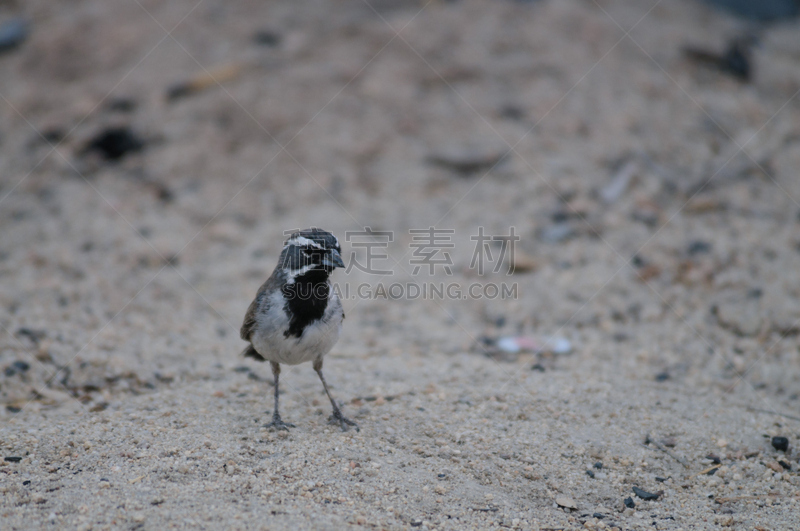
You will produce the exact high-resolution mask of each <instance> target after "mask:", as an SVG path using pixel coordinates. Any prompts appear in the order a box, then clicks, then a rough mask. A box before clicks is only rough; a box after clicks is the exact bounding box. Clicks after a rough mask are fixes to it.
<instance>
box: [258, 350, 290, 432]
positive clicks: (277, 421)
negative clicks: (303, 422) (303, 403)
mask: <svg viewBox="0 0 800 531" xmlns="http://www.w3.org/2000/svg"><path fill="white" fill-rule="evenodd" d="M269 363H270V365H272V376H273V377H274V378H275V409H274V410H273V411H272V422H270V423H269V424H266V425H265V426H264V427H265V428H274V429H276V430H286V431H289V428H294V427H295V426H294V424H288V423H286V422H284V421H282V420H281V414H280V413H278V378H279V377H280V375H281V366H280V365H279V364H278V363H277V362H274V361H271V362H269Z"/></svg>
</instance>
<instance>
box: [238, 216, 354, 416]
mask: <svg viewBox="0 0 800 531" xmlns="http://www.w3.org/2000/svg"><path fill="white" fill-rule="evenodd" d="M341 252H342V248H341V247H340V246H339V240H337V239H336V236H334V235H333V234H331V233H330V232H327V231H324V230H322V229H318V228H313V227H312V228H310V229H306V230H301V231H299V232H294V233H292V234H291V235H290V236H289V238H288V239H287V240H286V241H285V242H284V244H283V250H282V251H281V256H280V259H279V260H278V265H277V266H276V267H275V270H274V271H273V272H272V275H271V276H270V277H269V278H268V279H267V281H266V282H264V284H262V285H261V287H260V288H259V289H258V293H256V298H255V299H253V302H252V303H250V307H249V308H248V309H247V314H246V315H245V316H244V323H243V324H242V328H241V330H240V332H239V335H240V336H241V338H242V339H243V340H245V341H248V342H249V343H250V345H249V346H248V347H247V348H245V349H244V351H243V352H242V354H244V355H245V356H246V357H250V358H255V359H257V360H259V361H269V362H270V365H271V366H272V374H273V376H274V377H275V409H274V410H273V412H272V422H270V423H269V424H267V425H266V426H265V427H267V428H274V429H278V430H288V428H294V427H295V426H294V424H289V423H286V422H283V420H281V415H280V413H279V412H278V377H279V376H280V374H281V366H280V364H281V363H286V364H288V365H298V364H300V363H304V362H306V361H313V363H314V365H313V366H314V370H315V371H316V372H317V374H318V375H319V379H320V380H321V381H322V386H323V387H324V388H325V393H327V395H328V398H329V399H330V401H331V405H332V406H333V414H332V415H331V416H330V418H329V422H330V423H331V424H338V425H339V426H340V427H341V428H342V430H343V431H347V429H348V427H349V426H353V427H355V429H356V431H358V429H359V428H358V425H357V424H356V423H355V422H353V421H352V420H350V419H348V418H346V417H345V416H344V415H342V411H341V410H340V409H339V406H338V405H337V404H336V401H335V400H334V399H333V396H332V395H331V392H330V390H329V389H328V384H327V383H326V382H325V377H324V376H322V358H323V356H325V354H327V353H328V352H329V351H330V350H331V348H333V345H334V344H336V341H337V340H338V339H339V332H340V331H341V328H342V321H343V320H344V310H343V309H342V302H341V301H340V300H339V296H338V295H337V294H336V292H335V291H334V289H333V286H332V285H331V283H330V280H329V279H328V277H329V276H330V274H331V273H332V272H333V270H334V269H335V268H337V267H344V262H342V255H341Z"/></svg>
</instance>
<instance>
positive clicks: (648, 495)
mask: <svg viewBox="0 0 800 531" xmlns="http://www.w3.org/2000/svg"><path fill="white" fill-rule="evenodd" d="M633 493H634V494H636V495H637V496H638V497H640V498H641V499H643V500H657V499H658V498H659V496H661V494H662V493H661V492H656V493H652V492H647V491H646V490H643V489H640V488H639V487H633Z"/></svg>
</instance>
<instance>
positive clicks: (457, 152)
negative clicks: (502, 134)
mask: <svg viewBox="0 0 800 531" xmlns="http://www.w3.org/2000/svg"><path fill="white" fill-rule="evenodd" d="M509 153H510V152H509V151H507V150H505V149H489V150H486V149H478V148H471V147H452V148H449V149H444V150H441V151H440V152H438V153H432V154H430V155H428V157H427V158H426V160H427V162H429V163H430V164H433V165H435V166H441V167H444V168H447V169H449V170H452V171H454V172H456V173H459V174H461V175H462V176H469V175H472V174H474V173H477V172H479V171H491V170H492V169H493V168H494V167H495V166H496V165H497V164H498V163H500V161H501V160H502V159H503V158H504V157H505V156H506V155H508V154H509Z"/></svg>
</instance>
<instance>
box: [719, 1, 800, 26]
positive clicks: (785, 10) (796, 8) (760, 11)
mask: <svg viewBox="0 0 800 531" xmlns="http://www.w3.org/2000/svg"><path fill="white" fill-rule="evenodd" d="M705 2H706V3H707V4H711V5H713V6H715V7H719V8H721V9H724V10H726V11H728V12H731V13H733V14H734V15H737V16H740V17H742V18H746V19H749V20H760V21H770V20H780V19H788V18H794V17H796V16H797V15H798V14H800V4H798V2H797V1H796V0H759V1H758V2H753V0H705Z"/></svg>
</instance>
